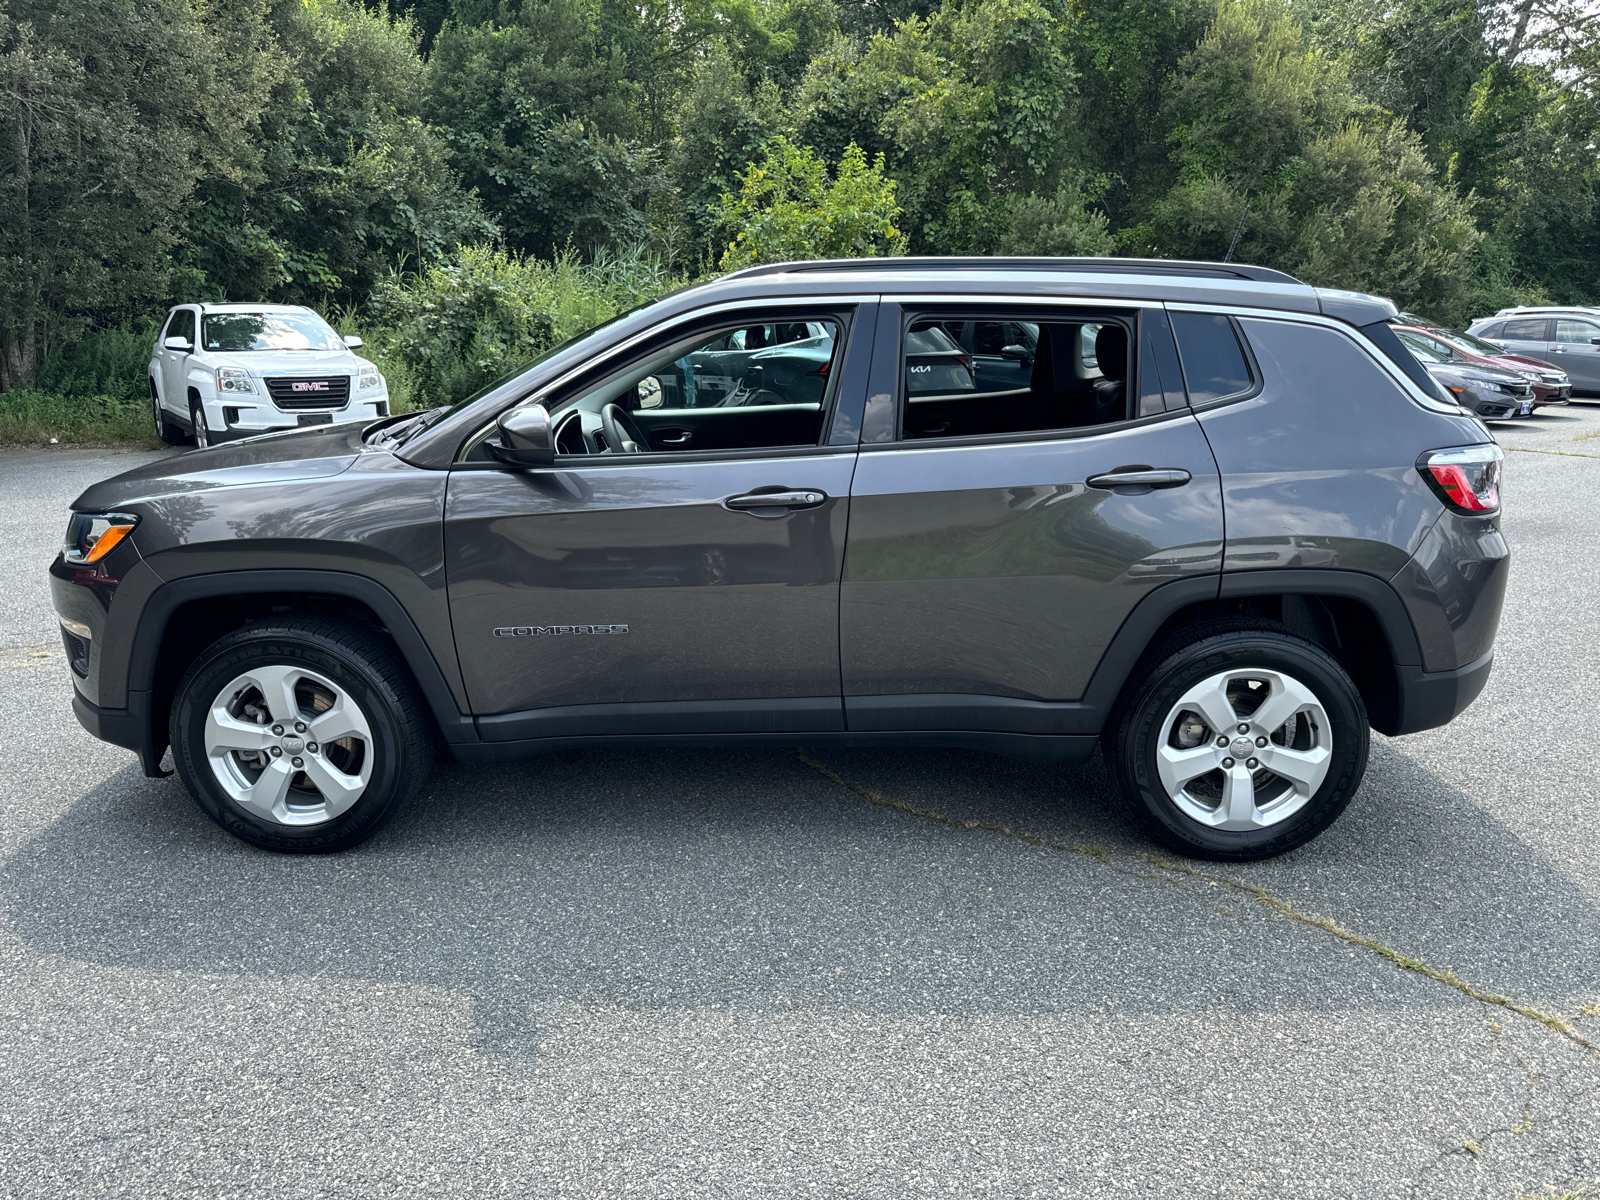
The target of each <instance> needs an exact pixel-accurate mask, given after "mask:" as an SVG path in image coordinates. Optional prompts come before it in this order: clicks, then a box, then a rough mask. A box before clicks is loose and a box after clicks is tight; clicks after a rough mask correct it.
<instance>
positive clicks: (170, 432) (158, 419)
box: [150, 379, 184, 446]
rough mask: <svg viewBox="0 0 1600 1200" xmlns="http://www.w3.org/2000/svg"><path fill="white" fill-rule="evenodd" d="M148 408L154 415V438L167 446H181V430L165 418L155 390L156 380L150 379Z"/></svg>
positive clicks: (159, 397) (164, 412)
mask: <svg viewBox="0 0 1600 1200" xmlns="http://www.w3.org/2000/svg"><path fill="white" fill-rule="evenodd" d="M150 408H151V411H152V413H153V414H154V417H155V426H156V438H157V439H158V440H159V441H160V442H161V443H162V444H163V445H167V446H181V445H182V444H183V442H184V436H183V430H182V429H179V428H178V427H177V426H175V425H173V423H172V422H171V421H169V420H167V412H166V410H165V409H164V408H162V407H161V396H160V394H159V393H158V392H157V391H156V381H155V380H153V379H152V380H151V381H150Z"/></svg>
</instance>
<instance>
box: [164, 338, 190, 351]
mask: <svg viewBox="0 0 1600 1200" xmlns="http://www.w3.org/2000/svg"><path fill="white" fill-rule="evenodd" d="M161 348H162V349H163V350H181V351H182V352H183V353H185V354H187V353H189V351H191V350H193V349H194V343H193V342H191V341H190V340H189V339H188V338H181V337H169V338H168V339H167V340H166V341H164V342H162V343H161Z"/></svg>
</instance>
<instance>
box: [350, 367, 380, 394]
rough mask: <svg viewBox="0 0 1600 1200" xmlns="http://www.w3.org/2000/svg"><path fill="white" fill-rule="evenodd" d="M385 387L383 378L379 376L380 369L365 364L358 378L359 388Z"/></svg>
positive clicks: (357, 385)
mask: <svg viewBox="0 0 1600 1200" xmlns="http://www.w3.org/2000/svg"><path fill="white" fill-rule="evenodd" d="M382 386H383V376H382V375H380V374H378V368H377V367H375V366H373V365H372V364H371V363H363V364H362V367H361V374H360V375H359V376H358V377H357V380H356V387H357V388H376V387H382Z"/></svg>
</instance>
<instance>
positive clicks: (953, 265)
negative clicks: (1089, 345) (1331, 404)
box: [727, 256, 1305, 287]
mask: <svg viewBox="0 0 1600 1200" xmlns="http://www.w3.org/2000/svg"><path fill="white" fill-rule="evenodd" d="M890 270H910V271H1064V272H1077V273H1080V274H1090V275H1106V274H1116V275H1165V276H1174V275H1179V276H1187V277H1189V278H1196V279H1199V278H1204V279H1248V280H1250V281H1252V282H1255V283H1290V284H1298V285H1299V286H1301V287H1304V286H1305V284H1304V283H1302V282H1301V281H1300V280H1298V279H1296V278H1295V277H1294V276H1293V275H1287V274H1285V273H1284V272H1282V271H1274V270H1273V269H1272V268H1270V267H1253V266H1250V265H1248V264H1246V263H1216V262H1195V261H1191V260H1188V259H1179V258H984V257H978V256H966V257H942V258H941V257H932V256H930V257H926V258H913V257H909V256H907V257H900V258H889V257H885V258H824V259H812V260H808V261H804V262H786V263H770V264H766V265H763V266H759V267H746V268H745V269H744V270H742V271H735V272H733V273H732V274H731V275H729V276H727V278H729V279H748V278H751V277H753V276H757V275H779V274H802V273H811V272H817V271H827V272H836V271H890Z"/></svg>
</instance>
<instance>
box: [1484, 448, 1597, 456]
mask: <svg viewBox="0 0 1600 1200" xmlns="http://www.w3.org/2000/svg"><path fill="white" fill-rule="evenodd" d="M1506 449H1507V450H1514V451H1516V452H1517V453H1518V454H1559V455H1560V456H1561V457H1562V458H1600V454H1582V453H1580V452H1579V451H1577V450H1541V449H1536V448H1535V447H1533V446H1507V447H1506Z"/></svg>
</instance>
